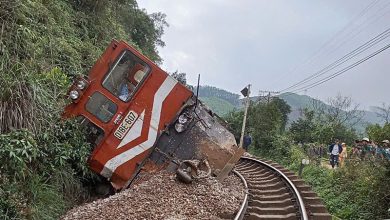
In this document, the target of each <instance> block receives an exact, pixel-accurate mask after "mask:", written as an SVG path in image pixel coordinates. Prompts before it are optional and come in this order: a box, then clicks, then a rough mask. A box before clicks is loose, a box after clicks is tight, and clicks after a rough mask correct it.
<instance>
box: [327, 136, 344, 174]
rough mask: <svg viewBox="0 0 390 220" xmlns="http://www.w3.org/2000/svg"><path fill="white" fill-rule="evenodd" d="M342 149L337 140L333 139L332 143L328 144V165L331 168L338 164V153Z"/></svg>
mask: <svg viewBox="0 0 390 220" xmlns="http://www.w3.org/2000/svg"><path fill="white" fill-rule="evenodd" d="M342 151H343V147H342V146H341V145H340V142H339V140H337V139H336V140H335V143H334V144H331V145H330V146H329V153H330V165H332V168H334V167H335V166H339V154H340V153H341V152H342Z"/></svg>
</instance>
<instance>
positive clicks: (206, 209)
mask: <svg viewBox="0 0 390 220" xmlns="http://www.w3.org/2000/svg"><path fill="white" fill-rule="evenodd" d="M243 198H244V187H243V185H242V183H241V181H240V179H239V178H238V177H236V176H234V175H231V176H229V177H228V178H226V179H225V180H224V182H222V183H220V182H218V181H217V180H216V179H215V178H214V177H208V178H205V179H200V180H197V181H195V182H193V183H192V184H183V183H181V182H179V181H178V180H177V179H176V177H175V175H174V174H172V173H168V172H166V171H161V172H159V173H156V174H153V176H150V179H149V180H147V181H144V182H141V183H139V184H137V185H135V186H133V187H132V188H131V189H127V190H125V191H124V192H121V193H117V194H115V195H113V196H111V197H108V198H105V199H101V200H97V201H94V202H91V203H88V204H85V205H82V206H79V207H76V208H74V209H72V210H70V211H69V212H68V213H67V214H66V215H65V216H63V217H62V218H61V219H63V220H70V219H72V220H73V219H83V220H84V219H169V220H174V219H175V220H176V219H232V218H233V217H234V216H235V214H236V212H237V211H238V209H239V207H240V205H241V202H242V200H243Z"/></svg>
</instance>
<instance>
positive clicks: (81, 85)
mask: <svg viewBox="0 0 390 220" xmlns="http://www.w3.org/2000/svg"><path fill="white" fill-rule="evenodd" d="M86 86H87V83H86V82H85V81H84V80H79V81H78V82H77V84H76V87H77V88H78V89H80V90H83V89H85V87H86Z"/></svg>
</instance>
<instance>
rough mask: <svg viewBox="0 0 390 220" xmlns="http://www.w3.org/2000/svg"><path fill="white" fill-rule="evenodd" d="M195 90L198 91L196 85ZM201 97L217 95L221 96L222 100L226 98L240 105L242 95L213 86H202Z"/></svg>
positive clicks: (200, 89) (233, 103) (234, 104)
mask: <svg viewBox="0 0 390 220" xmlns="http://www.w3.org/2000/svg"><path fill="white" fill-rule="evenodd" d="M194 92H196V86H195V87H194ZM199 97H200V98H205V97H207V98H210V97H216V98H219V99H220V100H225V101H227V102H229V103H230V104H231V105H233V106H238V105H239V98H240V95H238V94H235V93H232V92H228V91H226V90H223V89H219V88H216V87H213V86H200V87H199Z"/></svg>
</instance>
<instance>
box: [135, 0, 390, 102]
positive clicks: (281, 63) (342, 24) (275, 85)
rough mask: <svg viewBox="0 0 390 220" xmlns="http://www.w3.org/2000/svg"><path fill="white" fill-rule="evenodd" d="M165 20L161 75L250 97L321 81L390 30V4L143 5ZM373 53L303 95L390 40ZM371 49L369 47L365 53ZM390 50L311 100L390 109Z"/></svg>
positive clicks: (212, 1) (245, 1)
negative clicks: (339, 98)
mask: <svg viewBox="0 0 390 220" xmlns="http://www.w3.org/2000/svg"><path fill="white" fill-rule="evenodd" d="M138 5H139V7H140V8H144V9H145V10H146V11H147V12H148V13H154V12H162V13H165V14H166V16H167V18H166V20H167V22H168V23H169V27H167V28H166V29H165V33H164V35H163V37H162V39H163V41H164V42H165V43H166V46H165V47H163V48H158V49H159V53H160V56H161V57H162V58H163V60H164V61H163V63H162V65H161V67H162V69H164V70H166V71H168V72H174V71H176V70H178V71H179V72H184V73H186V74H187V81H188V83H189V84H193V85H196V82H197V77H198V74H200V75H201V83H200V84H201V85H211V86H215V87H218V88H221V89H225V90H227V91H230V92H234V93H239V91H240V90H241V89H242V88H244V87H245V86H246V85H247V84H251V85H252V95H259V94H260V91H261V90H270V91H276V92H277V91H283V90H284V89H286V88H288V87H290V86H292V85H294V84H295V83H297V82H299V81H301V80H303V79H305V78H307V77H308V76H310V75H312V74H315V73H318V72H319V71H321V70H322V69H323V68H325V67H327V66H328V65H330V64H332V63H333V62H335V61H337V60H338V59H340V58H342V57H343V56H344V55H346V54H348V53H350V52H351V51H354V50H355V49H356V48H358V47H359V46H361V45H363V44H364V43H366V42H367V41H369V40H371V39H372V38H374V37H376V36H377V35H379V34H381V33H383V32H384V31H386V30H387V29H388V28H390V1H389V0H342V1H341V0H315V1H314V0H241V1H237V0H207V1H206V0H199V1H190V0H159V1H152V0H138ZM386 34H387V35H384V37H383V38H380V40H381V41H379V40H378V41H377V42H376V44H374V45H372V46H371V45H370V46H371V47H369V48H367V50H365V51H362V52H361V53H360V54H358V55H356V56H354V57H351V59H349V60H347V61H345V63H343V64H342V65H340V66H337V67H335V68H334V69H332V70H330V71H328V72H325V73H324V74H323V75H321V76H319V77H317V78H314V79H313V81H310V82H307V84H302V85H300V86H298V87H295V88H292V89H289V90H286V91H292V90H293V89H300V88H302V87H303V86H305V85H310V84H312V83H315V82H318V80H320V79H322V78H323V77H327V76H329V75H331V74H333V73H336V72H338V71H341V70H342V69H344V68H346V67H348V66H349V65H352V64H354V63H356V62H357V61H359V60H361V59H364V58H365V57H367V56H369V55H371V54H373V53H374V52H375V51H378V50H379V49H381V48H383V47H385V46H387V45H388V44H390V36H389V33H387V32H386ZM364 48H365V47H364ZM389 66H390V48H389V49H387V50H385V51H383V52H381V53H379V54H378V55H376V56H374V57H372V58H371V59H369V60H367V61H366V62H363V63H362V64H360V65H358V66H356V67H354V68H352V69H351V70H349V71H347V72H345V73H343V74H341V75H339V76H337V77H335V78H333V79H332V80H329V81H327V82H325V83H323V84H320V85H318V86H315V87H313V88H311V89H307V90H305V89H304V88H302V89H300V90H298V91H297V93H298V94H306V95H309V96H311V97H313V98H318V99H320V100H323V101H326V100H327V99H328V98H330V97H335V96H336V95H337V94H341V95H343V96H350V97H352V99H353V100H354V101H355V102H356V103H359V104H360V106H361V108H362V109H368V108H369V107H370V106H379V105H381V103H383V102H385V103H388V104H390V94H389V91H390V85H389V83H390V71H389Z"/></svg>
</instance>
